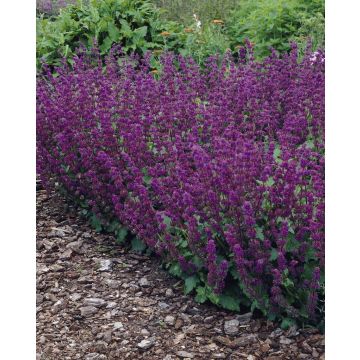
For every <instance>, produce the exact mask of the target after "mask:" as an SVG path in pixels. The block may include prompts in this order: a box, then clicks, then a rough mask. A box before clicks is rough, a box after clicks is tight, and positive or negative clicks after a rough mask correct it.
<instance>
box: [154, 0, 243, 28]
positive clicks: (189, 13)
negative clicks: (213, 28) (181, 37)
mask: <svg viewBox="0 0 360 360" xmlns="http://www.w3.org/2000/svg"><path fill="white" fill-rule="evenodd" d="M154 3H155V4H156V5H157V6H158V7H159V8H161V9H162V10H164V11H163V18H165V19H168V20H174V21H178V22H180V23H182V24H185V25H187V26H189V25H191V24H192V23H193V21H194V18H193V16H194V14H196V15H197V16H198V17H199V19H200V21H201V22H202V23H207V22H209V21H211V20H213V19H223V20H224V19H226V18H227V17H228V15H229V14H230V11H231V10H232V9H234V8H235V6H236V4H237V3H238V1H236V0H212V1H204V0H154Z"/></svg>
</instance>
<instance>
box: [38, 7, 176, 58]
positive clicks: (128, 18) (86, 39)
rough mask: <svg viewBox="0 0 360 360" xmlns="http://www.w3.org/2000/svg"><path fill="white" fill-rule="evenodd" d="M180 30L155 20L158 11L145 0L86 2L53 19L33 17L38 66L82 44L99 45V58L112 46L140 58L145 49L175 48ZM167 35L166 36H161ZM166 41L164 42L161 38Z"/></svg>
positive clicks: (66, 53) (67, 8) (61, 56)
mask: <svg viewBox="0 0 360 360" xmlns="http://www.w3.org/2000/svg"><path fill="white" fill-rule="evenodd" d="M179 32H181V27H179V26H178V25H177V24H175V23H173V22H166V23H165V22H164V21H163V20H160V19H159V10H157V9H156V7H155V6H154V5H153V4H152V3H151V2H149V1H147V0H133V1H130V0H90V1H89V2H88V3H84V2H82V1H80V2H77V3H76V4H72V5H68V6H67V7H66V8H64V9H62V11H61V12H60V14H59V15H58V16H56V17H51V18H46V17H44V16H39V17H38V18H37V42H36V47H37V59H38V65H40V63H41V62H46V63H47V64H49V65H59V64H60V62H61V59H62V58H63V57H65V58H67V59H69V61H70V62H71V59H72V57H73V55H74V53H75V50H76V49H77V48H78V47H79V46H80V45H83V46H85V47H86V48H91V47H92V46H94V43H96V44H97V46H99V49H100V52H101V54H102V55H105V54H107V53H108V52H109V50H110V48H111V46H112V45H113V44H118V45H121V46H122V48H123V50H124V51H125V52H126V53H130V52H135V53H138V54H140V55H142V54H144V52H145V51H147V50H149V49H164V48H166V47H171V48H176V46H177V41H178V39H177V38H176V34H177V33H179ZM164 33H169V34H170V36H169V37H167V36H163V35H162V34H164ZM165 38H166V39H165Z"/></svg>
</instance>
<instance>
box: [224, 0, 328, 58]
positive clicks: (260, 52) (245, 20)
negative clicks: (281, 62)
mask: <svg viewBox="0 0 360 360" xmlns="http://www.w3.org/2000/svg"><path fill="white" fill-rule="evenodd" d="M324 16H325V14H324V0H260V1H256V2H254V1H250V0H243V1H241V2H240V4H239V7H238V8H237V9H236V10H235V11H233V12H232V15H231V16H230V18H229V26H228V27H227V31H228V36H229V38H230V39H231V41H232V46H236V45H237V44H242V43H243V42H244V40H245V39H246V38H248V39H249V40H250V41H251V42H252V43H253V44H254V51H255V55H256V56H257V57H264V56H266V55H268V54H269V48H270V47H273V48H275V49H276V50H278V51H280V52H287V51H289V50H290V42H291V41H297V42H299V43H300V44H302V47H303V48H304V47H305V45H306V43H307V41H308V38H311V40H312V41H313V46H314V48H317V47H319V46H322V45H323V44H324V37H325V36H324Z"/></svg>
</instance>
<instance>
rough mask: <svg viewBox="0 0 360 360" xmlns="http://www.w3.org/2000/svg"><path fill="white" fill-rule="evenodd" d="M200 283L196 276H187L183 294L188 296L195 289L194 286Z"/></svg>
mask: <svg viewBox="0 0 360 360" xmlns="http://www.w3.org/2000/svg"><path fill="white" fill-rule="evenodd" d="M199 282H200V280H199V278H198V276H197V275H192V276H189V277H187V278H186V279H185V285H184V293H185V294H189V293H191V291H193V290H194V289H195V288H196V285H197V284H198V283H199Z"/></svg>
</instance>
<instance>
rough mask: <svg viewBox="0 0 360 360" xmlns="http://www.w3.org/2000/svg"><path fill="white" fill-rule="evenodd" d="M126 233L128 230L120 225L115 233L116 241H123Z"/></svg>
mask: <svg viewBox="0 0 360 360" xmlns="http://www.w3.org/2000/svg"><path fill="white" fill-rule="evenodd" d="M127 234H128V231H127V229H126V228H124V227H121V228H120V229H119V230H118V231H117V234H116V242H118V243H120V244H121V243H123V242H124V241H125V238H126V235H127Z"/></svg>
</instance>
